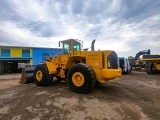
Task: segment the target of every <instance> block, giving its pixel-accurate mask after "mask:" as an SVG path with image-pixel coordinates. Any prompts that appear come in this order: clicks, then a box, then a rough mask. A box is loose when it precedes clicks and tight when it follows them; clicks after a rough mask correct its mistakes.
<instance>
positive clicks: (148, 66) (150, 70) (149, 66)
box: [146, 63, 156, 74]
mask: <svg viewBox="0 0 160 120" xmlns="http://www.w3.org/2000/svg"><path fill="white" fill-rule="evenodd" d="M153 68H154V64H153V63H146V72H147V74H155V73H156V71H155V70H153Z"/></svg>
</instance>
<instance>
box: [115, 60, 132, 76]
mask: <svg viewBox="0 0 160 120" xmlns="http://www.w3.org/2000/svg"><path fill="white" fill-rule="evenodd" d="M118 59H119V66H120V68H121V69H122V73H123V74H128V73H129V72H131V66H130V63H129V60H128V59H127V58H125V57H119V58H118Z"/></svg>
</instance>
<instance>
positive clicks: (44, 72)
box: [33, 64, 53, 86]
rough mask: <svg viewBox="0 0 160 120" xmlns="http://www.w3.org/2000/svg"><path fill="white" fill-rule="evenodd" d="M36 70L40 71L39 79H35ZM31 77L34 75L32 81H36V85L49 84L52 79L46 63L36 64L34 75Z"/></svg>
mask: <svg viewBox="0 0 160 120" xmlns="http://www.w3.org/2000/svg"><path fill="white" fill-rule="evenodd" d="M38 71H41V72H42V79H41V80H37V78H36V73H37V72H38ZM33 77H34V82H35V83H36V85H37V86H48V85H51V83H52V80H53V75H50V74H49V72H48V69H47V66H46V64H40V65H38V66H37V67H36V68H35V70H34V76H33Z"/></svg>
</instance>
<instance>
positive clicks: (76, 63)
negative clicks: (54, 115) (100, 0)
mask: <svg viewBox="0 0 160 120" xmlns="http://www.w3.org/2000/svg"><path fill="white" fill-rule="evenodd" d="M94 42H95V40H94V41H93V42H92V46H91V50H90V51H89V50H87V49H84V50H83V42H82V41H80V40H77V39H67V40H63V41H60V42H59V46H60V45H62V48H63V49H62V54H60V55H57V56H55V57H53V58H51V57H47V58H48V60H47V61H46V62H45V63H42V64H39V65H38V66H37V67H36V68H35V70H34V74H33V78H34V81H35V83H36V84H37V85H38V86H47V85H50V84H51V83H52V80H53V77H56V78H57V79H59V80H60V79H63V80H65V81H66V83H67V84H68V86H69V87H70V89H71V90H72V91H74V92H77V93H88V92H90V91H91V90H92V89H93V87H94V86H95V84H96V82H100V83H101V82H106V81H108V80H112V79H114V78H117V77H120V76H121V74H122V71H121V69H120V68H119V67H118V57H117V54H116V52H115V51H112V50H103V51H100V50H98V51H95V50H94Z"/></svg>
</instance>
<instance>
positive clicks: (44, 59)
mask: <svg viewBox="0 0 160 120" xmlns="http://www.w3.org/2000/svg"><path fill="white" fill-rule="evenodd" d="M46 56H49V54H48V53H43V54H42V61H46V60H47V59H46Z"/></svg>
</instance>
